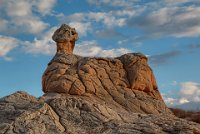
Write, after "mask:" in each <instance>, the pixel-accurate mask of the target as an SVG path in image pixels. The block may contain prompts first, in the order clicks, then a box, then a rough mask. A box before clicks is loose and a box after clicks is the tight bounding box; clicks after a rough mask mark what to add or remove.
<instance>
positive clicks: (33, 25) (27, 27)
mask: <svg viewBox="0 0 200 134" xmlns="http://www.w3.org/2000/svg"><path fill="white" fill-rule="evenodd" d="M13 21H15V28H17V29H18V30H20V31H21V32H24V33H26V32H28V33H31V34H37V33H40V32H42V31H43V30H44V29H46V28H47V27H48V24H47V23H45V22H43V21H41V20H40V19H39V18H38V17H36V16H30V17H29V16H27V17H20V18H19V17H17V18H13Z"/></svg>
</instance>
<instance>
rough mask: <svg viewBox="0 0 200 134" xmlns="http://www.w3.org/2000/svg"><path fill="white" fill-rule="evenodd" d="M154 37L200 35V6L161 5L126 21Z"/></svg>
mask: <svg viewBox="0 0 200 134" xmlns="http://www.w3.org/2000/svg"><path fill="white" fill-rule="evenodd" d="M128 24H129V25H130V26H137V27H139V28H141V29H143V30H144V31H145V33H146V34H150V35H152V36H155V37H160V36H174V37H194V36H200V7H195V6H187V7H163V8H159V9H158V10H154V11H153V12H150V13H149V14H148V15H146V16H140V17H138V18H137V19H135V18H133V19H132V20H130V21H128Z"/></svg>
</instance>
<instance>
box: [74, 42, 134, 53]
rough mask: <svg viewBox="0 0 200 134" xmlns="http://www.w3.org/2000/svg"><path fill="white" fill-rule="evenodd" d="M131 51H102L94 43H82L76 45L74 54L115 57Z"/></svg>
mask: <svg viewBox="0 0 200 134" xmlns="http://www.w3.org/2000/svg"><path fill="white" fill-rule="evenodd" d="M130 52H131V51H130V50H128V49H126V48H117V49H115V48H114V49H103V48H102V47H101V46H99V45H97V42H96V41H94V40H93V41H83V42H81V43H80V44H77V45H76V47H75V51H74V53H76V54H78V55H81V56H100V57H116V56H120V55H122V54H125V53H130Z"/></svg>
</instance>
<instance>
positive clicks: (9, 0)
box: [4, 0, 32, 17]
mask: <svg viewBox="0 0 200 134" xmlns="http://www.w3.org/2000/svg"><path fill="white" fill-rule="evenodd" d="M4 4H5V10H6V13H7V15H8V16H11V17H21V16H28V15H31V14H32V11H31V4H30V1H26V0H19V1H17V2H16V1H15V0H4Z"/></svg>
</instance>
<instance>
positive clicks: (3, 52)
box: [0, 35, 19, 60]
mask: <svg viewBox="0 0 200 134" xmlns="http://www.w3.org/2000/svg"><path fill="white" fill-rule="evenodd" d="M0 42H1V44H0V57H3V58H5V60H9V57H7V54H8V53H9V52H10V51H11V50H13V49H14V48H16V47H17V46H18V43H19V41H18V40H17V39H15V38H12V37H8V36H2V35H0Z"/></svg>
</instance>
